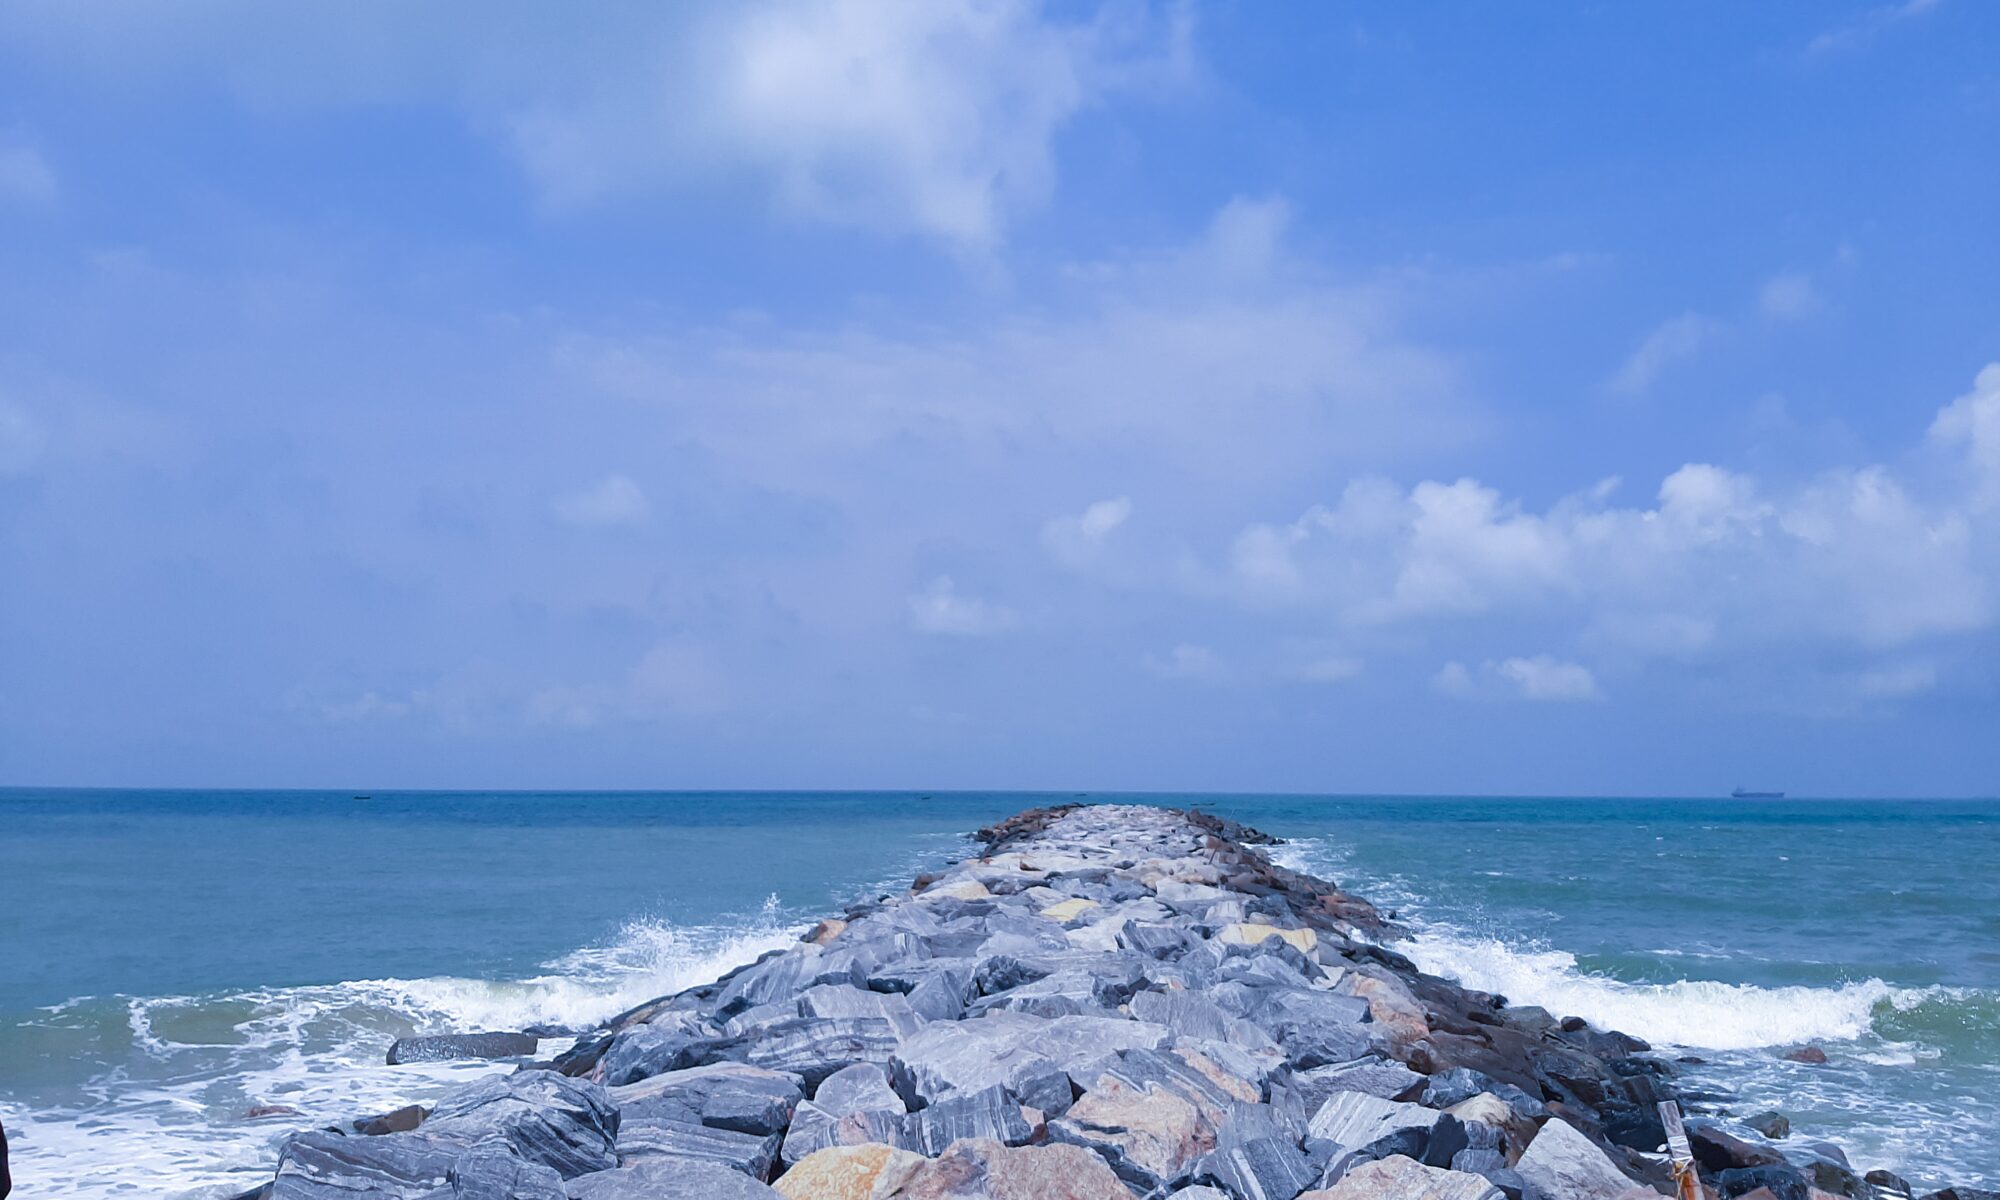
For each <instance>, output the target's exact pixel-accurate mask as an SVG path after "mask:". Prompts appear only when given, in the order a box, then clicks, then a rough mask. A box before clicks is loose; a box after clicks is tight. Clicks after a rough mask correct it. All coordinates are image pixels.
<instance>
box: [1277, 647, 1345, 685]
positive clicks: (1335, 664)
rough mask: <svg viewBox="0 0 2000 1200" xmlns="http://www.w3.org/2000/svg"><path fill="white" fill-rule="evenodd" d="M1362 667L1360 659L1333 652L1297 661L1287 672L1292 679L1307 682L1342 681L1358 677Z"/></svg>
mask: <svg viewBox="0 0 2000 1200" xmlns="http://www.w3.org/2000/svg"><path fill="white" fill-rule="evenodd" d="M1362 669H1363V664H1362V662H1361V660H1360V659H1358V658H1349V657H1347V656H1345V655H1340V654H1333V655H1328V656H1326V657H1323V658H1314V659H1309V660H1307V661H1306V662H1302V663H1298V664H1297V665H1295V666H1293V667H1292V668H1291V670H1290V671H1289V672H1288V674H1289V675H1290V676H1291V677H1292V678H1293V679H1299V680H1303V681H1305V682H1307V683H1344V682H1346V681H1347V680H1349V679H1356V678H1359V677H1360V675H1361V672H1362Z"/></svg>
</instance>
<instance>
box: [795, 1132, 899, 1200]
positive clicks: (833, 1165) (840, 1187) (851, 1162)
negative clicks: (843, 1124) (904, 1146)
mask: <svg viewBox="0 0 2000 1200" xmlns="http://www.w3.org/2000/svg"><path fill="white" fill-rule="evenodd" d="M923 1165H924V1157H923V1156H922V1155H920V1154H912V1153H910V1152H909V1151H907V1150H898V1149H896V1148H895V1147H893V1146H883V1145H867V1146H829V1147H828V1148H826V1149H824V1150H820V1151H817V1152H815V1153H813V1154H811V1155H808V1156H807V1157H806V1158H804V1159H802V1160H801V1161H800V1162H799V1163H798V1164H797V1165H796V1166H794V1167H793V1168H792V1169H791V1170H789V1171H786V1172H785V1173H784V1174H783V1175H782V1176H780V1177H779V1179H778V1181H777V1182H776V1183H774V1184H772V1187H773V1188H775V1189H776V1190H777V1191H778V1192H779V1193H780V1194H781V1195H783V1196H784V1197H785V1200H871V1198H872V1197H874V1196H877V1195H881V1194H886V1193H889V1192H893V1191H894V1190H896V1189H897V1188H898V1187H900V1186H902V1184H903V1183H904V1182H905V1181H907V1180H908V1179H909V1177H910V1176H911V1175H913V1174H915V1173H916V1171H917V1170H918V1168H920V1167H922V1166H923Z"/></svg>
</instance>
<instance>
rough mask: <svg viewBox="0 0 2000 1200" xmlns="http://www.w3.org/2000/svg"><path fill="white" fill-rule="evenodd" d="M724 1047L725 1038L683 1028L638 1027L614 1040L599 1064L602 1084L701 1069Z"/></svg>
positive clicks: (616, 1085) (627, 1081) (619, 1084)
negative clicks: (698, 1067) (690, 1068)
mask: <svg viewBox="0 0 2000 1200" xmlns="http://www.w3.org/2000/svg"><path fill="white" fill-rule="evenodd" d="M724 1044H726V1039H721V1038H717V1037H716V1036H714V1035H712V1034H708V1033H705V1032H701V1031H698V1030H695V1029H690V1028H687V1027H685V1026H661V1025H641V1026H639V1027H638V1028H636V1029H628V1030H626V1031H625V1032H624V1033H621V1034H619V1035H618V1036H617V1037H616V1038H614V1039H613V1040H612V1041H611V1043H610V1045H609V1046H608V1047H607V1048H606V1049H605V1050H604V1051H603V1054H602V1058H601V1061H600V1064H599V1065H600V1068H601V1070H602V1073H603V1076H604V1082H606V1083H608V1084H610V1085H611V1086H613V1087H618V1086H621V1085H623V1084H628V1083H636V1082H638V1081H639V1080H641V1079H646V1078H649V1077H651V1076H654V1075H661V1074H664V1073H666V1072H668V1071H681V1070H685V1069H687V1068H688V1067H694V1066H700V1065H701V1064H702V1063H704V1062H706V1061H708V1060H709V1059H710V1058H711V1057H712V1056H713V1054H714V1053H715V1052H716V1050H717V1049H718V1048H719V1047H720V1046H722V1045H724ZM558 1061H560V1060H558Z"/></svg>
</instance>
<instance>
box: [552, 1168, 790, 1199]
mask: <svg viewBox="0 0 2000 1200" xmlns="http://www.w3.org/2000/svg"><path fill="white" fill-rule="evenodd" d="M568 1191H569V1200H782V1197H780V1196H779V1194H778V1193H777V1192H776V1191H775V1190H773V1189H772V1188H771V1187H770V1186H769V1185H768V1184H763V1183H759V1182H757V1181H756V1180H754V1179H752V1178H750V1177H749V1176H748V1175H745V1174H743V1173H742V1172H741V1171H732V1170H730V1169H729V1168H728V1167H724V1166H720V1165H717V1164H716V1163H708V1162H695V1161H690V1160H686V1159H679V1160H676V1159H654V1160H652V1161H650V1162H642V1163H634V1164H633V1165H632V1166H629V1167H621V1168H619V1169H618V1170H615V1171H599V1172H598V1173H597V1174H595V1175H585V1176H583V1177H582V1178H579V1179H572V1180H570V1181H569V1184H568Z"/></svg>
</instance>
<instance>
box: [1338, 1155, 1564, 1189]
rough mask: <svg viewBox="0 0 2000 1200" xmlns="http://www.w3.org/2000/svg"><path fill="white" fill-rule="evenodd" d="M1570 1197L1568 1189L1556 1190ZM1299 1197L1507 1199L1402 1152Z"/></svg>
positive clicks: (1486, 1186) (1471, 1178) (1479, 1182)
mask: <svg viewBox="0 0 2000 1200" xmlns="http://www.w3.org/2000/svg"><path fill="white" fill-rule="evenodd" d="M1552 1194H1553V1195H1555V1196H1559V1197H1562V1200H1569V1194H1568V1193H1567V1192H1556V1193H1552ZM1298 1200H1504V1197H1503V1196H1502V1193H1501V1191H1500V1189H1499V1188H1497V1187H1494V1186H1493V1185H1492V1184H1491V1183H1488V1182H1487V1181H1486V1180H1484V1179H1482V1178H1480V1177H1479V1176H1477V1175H1471V1174H1467V1173H1466V1172H1464V1171H1446V1170H1442V1169H1440V1168H1438V1167H1427V1166H1425V1165H1424V1164H1422V1163H1420V1162H1418V1161H1416V1160H1415V1159H1411V1158H1405V1157H1403V1156H1402V1155H1400V1154H1397V1155H1392V1156H1391V1157H1389V1158H1380V1159H1376V1160H1375V1161H1374V1162H1365V1163H1362V1164H1361V1165H1360V1166H1358V1167H1356V1168H1354V1169H1353V1170H1352V1171H1349V1172H1348V1173H1347V1174H1345V1175H1343V1176H1341V1178H1340V1182H1338V1183H1336V1184H1334V1185H1333V1186H1332V1187H1330V1188H1326V1189H1324V1190H1321V1191H1313V1192H1306V1193H1303V1194H1302V1195H1300V1196H1299V1198H1298Z"/></svg>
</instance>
